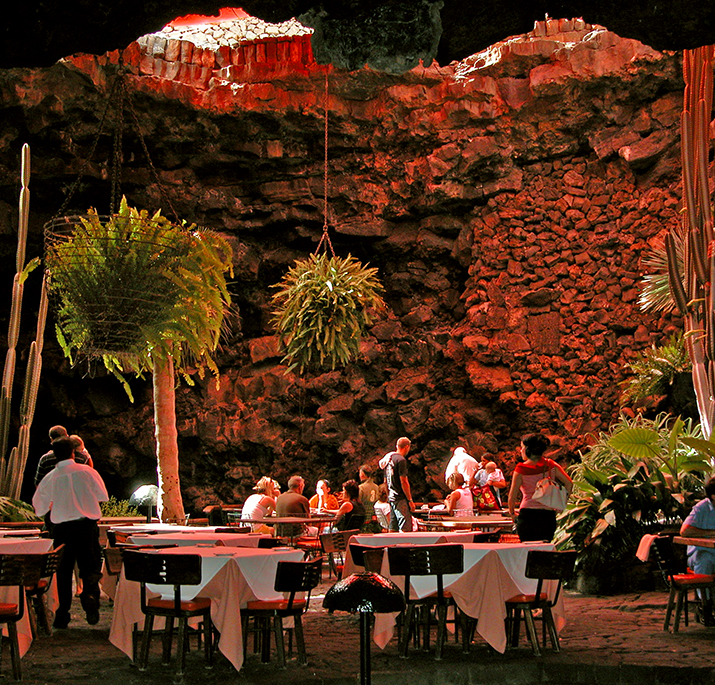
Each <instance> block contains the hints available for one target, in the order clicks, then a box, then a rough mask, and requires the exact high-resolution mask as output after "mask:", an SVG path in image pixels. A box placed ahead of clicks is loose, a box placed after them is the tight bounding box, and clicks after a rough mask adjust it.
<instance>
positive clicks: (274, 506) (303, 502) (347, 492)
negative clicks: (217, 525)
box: [241, 466, 389, 537]
mask: <svg viewBox="0 0 715 685" xmlns="http://www.w3.org/2000/svg"><path fill="white" fill-rule="evenodd" d="M360 479H361V481H362V483H361V484H358V482H357V481H356V480H354V479H350V480H347V481H345V482H344V483H343V485H342V489H341V491H340V493H338V494H337V495H336V494H335V493H333V492H332V489H331V486H330V482H329V481H328V480H327V479H325V478H321V479H320V480H318V482H317V483H316V487H315V494H314V495H313V496H312V497H311V498H310V499H308V498H306V497H305V496H304V495H303V491H304V489H305V480H304V479H303V478H302V477H301V476H298V475H295V476H291V477H290V478H289V479H288V489H287V491H286V492H284V493H281V491H280V486H279V484H278V483H277V482H276V481H275V480H273V479H272V478H270V477H269V476H263V478H261V479H260V480H259V481H258V482H257V483H256V485H255V486H254V488H253V490H254V494H252V495H250V496H249V497H248V498H247V499H246V501H245V503H244V505H243V509H242V511H241V519H242V520H244V521H250V522H251V523H250V525H251V529H252V530H253V531H254V532H266V533H267V532H273V533H274V534H276V535H279V536H281V537H282V536H288V535H293V534H295V532H296V530H294V529H296V526H292V525H290V524H280V525H279V526H276V529H275V530H273V529H271V528H270V527H269V526H268V525H267V524H268V523H270V520H266V519H269V517H270V516H271V515H272V514H273V513H275V515H276V516H277V517H285V516H303V517H309V516H311V513H314V514H318V515H320V514H323V515H324V514H329V515H331V516H333V517H334V518H333V520H332V523H331V525H330V526H329V527H328V529H327V530H329V531H340V530H359V529H361V528H362V527H363V525H364V524H365V522H366V520H367V521H370V520H371V519H372V516H373V513H374V507H375V504H376V503H379V500H380V496H381V495H380V488H379V486H378V485H376V484H375V483H374V482H373V480H372V473H371V472H370V469H369V467H367V466H362V467H361V468H360ZM384 499H385V503H386V499H387V497H386V496H385V498H384ZM388 506H389V505H388ZM388 510H389V509H388ZM303 530H304V531H306V532H308V533H317V529H315V528H313V527H307V526H305V525H303Z"/></svg>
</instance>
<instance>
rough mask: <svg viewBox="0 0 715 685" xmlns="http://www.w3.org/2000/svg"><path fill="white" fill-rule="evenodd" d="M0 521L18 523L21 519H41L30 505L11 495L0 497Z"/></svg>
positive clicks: (39, 520)
mask: <svg viewBox="0 0 715 685" xmlns="http://www.w3.org/2000/svg"><path fill="white" fill-rule="evenodd" d="M0 521H2V522H3V523H20V522H22V521H32V522H34V521H37V522H38V523H39V522H41V521H42V519H41V518H40V517H39V516H38V515H37V514H36V513H35V510H34V509H33V508H32V505H30V504H28V503H27V502H21V501H20V500H18V499H12V498H11V497H0Z"/></svg>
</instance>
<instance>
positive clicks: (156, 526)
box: [109, 523, 226, 535]
mask: <svg viewBox="0 0 715 685" xmlns="http://www.w3.org/2000/svg"><path fill="white" fill-rule="evenodd" d="M225 527H226V526H180V525H178V524H176V523H134V524H132V525H126V526H110V528H109V530H114V531H116V532H117V533H128V534H129V535H132V534H134V533H143V532H147V531H154V532H159V533H186V532H188V533H195V532H200V533H213V532H215V530H216V528H225Z"/></svg>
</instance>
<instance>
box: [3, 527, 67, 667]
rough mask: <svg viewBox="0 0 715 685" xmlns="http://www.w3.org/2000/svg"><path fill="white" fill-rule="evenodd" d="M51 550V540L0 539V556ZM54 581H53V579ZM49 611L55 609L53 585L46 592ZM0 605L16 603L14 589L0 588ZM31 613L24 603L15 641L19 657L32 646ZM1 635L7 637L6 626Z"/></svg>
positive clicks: (27, 538) (40, 552) (29, 538)
mask: <svg viewBox="0 0 715 685" xmlns="http://www.w3.org/2000/svg"><path fill="white" fill-rule="evenodd" d="M50 549H52V540H51V539H50V538H41V537H4V538H0V554H44V553H45V552H49V551H50ZM53 580H54V579H53ZM47 597H48V600H49V602H50V607H49V608H50V609H51V610H53V611H54V610H55V609H57V588H56V586H55V585H54V584H53V588H51V590H50V592H48V595H47ZM0 603H3V604H9V603H12V604H15V603H17V588H16V587H0ZM30 611H32V609H31V607H30V606H28V603H27V602H25V613H24V615H23V617H22V618H21V619H20V620H19V621H18V622H17V641H18V645H19V647H20V656H23V655H24V654H25V652H27V650H28V649H30V645H31V644H32V626H31V624H30V614H29V612H30ZM2 634H3V635H5V636H7V624H5V625H4V626H3V632H2Z"/></svg>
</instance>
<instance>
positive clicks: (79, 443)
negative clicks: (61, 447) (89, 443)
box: [70, 435, 84, 452]
mask: <svg viewBox="0 0 715 685" xmlns="http://www.w3.org/2000/svg"><path fill="white" fill-rule="evenodd" d="M70 439H71V440H72V442H73V443H74V450H75V452H81V451H82V450H84V440H82V438H80V437H79V435H70Z"/></svg>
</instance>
